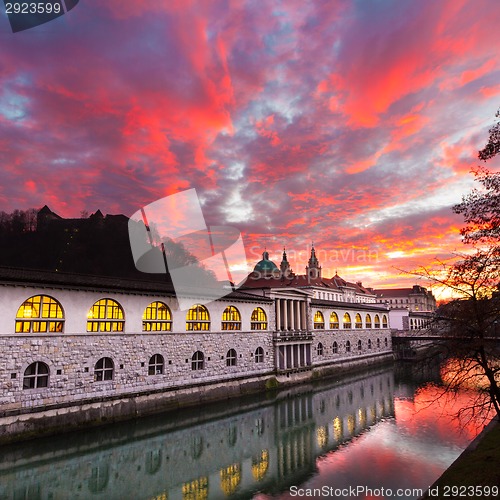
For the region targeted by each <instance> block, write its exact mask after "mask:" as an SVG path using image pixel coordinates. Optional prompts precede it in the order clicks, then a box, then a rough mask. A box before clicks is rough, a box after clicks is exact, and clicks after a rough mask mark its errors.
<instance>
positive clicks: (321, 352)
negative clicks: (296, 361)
mask: <svg viewBox="0 0 500 500" xmlns="http://www.w3.org/2000/svg"><path fill="white" fill-rule="evenodd" d="M316 352H317V353H318V356H323V344H322V343H321V342H319V343H318V347H316Z"/></svg>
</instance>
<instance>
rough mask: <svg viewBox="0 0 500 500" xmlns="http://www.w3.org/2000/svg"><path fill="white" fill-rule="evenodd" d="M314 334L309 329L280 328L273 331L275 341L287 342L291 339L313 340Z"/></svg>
mask: <svg viewBox="0 0 500 500" xmlns="http://www.w3.org/2000/svg"><path fill="white" fill-rule="evenodd" d="M312 338H313V334H312V332H309V331H307V330H278V331H275V332H273V339H274V341H275V342H285V341H289V340H312Z"/></svg>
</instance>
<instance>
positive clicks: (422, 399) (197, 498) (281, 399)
mask: <svg viewBox="0 0 500 500" xmlns="http://www.w3.org/2000/svg"><path fill="white" fill-rule="evenodd" d="M429 382H436V376H435V375H429V374H427V375H425V376H424V375H422V373H421V372H416V371H415V370H413V369H412V365H405V366H396V367H394V368H392V367H391V368H384V369H379V370H375V371H367V372H365V373H364V374H362V375H356V376H350V377H348V378H344V379H342V380H338V381H328V382H321V383H315V384H310V385H302V386H300V387H295V388H293V389H290V390H286V391H281V392H279V393H277V394H274V395H269V394H263V395H261V396H259V397H255V396H254V397H248V398H244V399H240V400H237V401H226V402H224V403H218V404H211V405H206V406H204V407H201V408H196V409H188V410H182V411H178V412H176V413H171V414H168V415H160V416H155V417H151V418H143V419H140V420H136V421H132V422H126V423H120V424H113V425H109V426H104V427H100V428H95V429H91V430H86V431H81V432H75V433H70V434H64V435H60V436H57V437H52V438H43V439H39V440H35V441H31V442H26V443H19V444H16V445H9V446H4V447H2V448H0V499H2V500H3V499H15V500H21V499H29V500H37V499H43V500H58V499H69V498H71V499H94V498H95V499H98V498H100V499H106V500H108V499H121V500H128V499H130V500H141V499H156V500H167V499H169V500H171V499H179V500H181V499H182V500H202V499H206V498H210V499H225V498H231V499H240V498H241V499H243V498H248V499H251V498H254V499H258V500H267V499H271V498H273V499H274V498H307V495H308V494H309V495H310V496H311V495H313V494H315V495H316V496H319V493H322V494H326V493H329V494H331V498H418V496H419V494H420V493H421V492H419V491H418V490H419V489H425V488H427V487H428V486H430V485H431V484H432V483H433V482H434V481H435V480H436V479H437V478H438V477H439V476H440V474H441V473H442V472H443V471H444V470H445V469H446V468H447V467H448V466H449V465H450V464H451V463H452V462H453V461H454V460H455V458H456V457H457V456H458V455H459V454H460V453H461V451H462V450H463V449H464V448H465V447H466V446H467V445H468V443H469V442H470V441H471V440H472V439H473V438H474V437H475V435H476V434H477V432H479V431H480V430H481V427H479V428H476V426H474V425H472V424H470V423H469V424H468V425H462V424H460V423H459V422H458V421H457V420H456V419H454V417H453V415H454V413H455V412H456V410H457V409H458V407H459V405H460V404H462V403H463V401H461V400H460V398H459V399H458V400H451V399H447V400H445V399H440V400H439V401H438V402H435V401H434V403H432V404H430V401H432V400H433V391H434V389H433V386H432V385H429ZM349 488H350V490H349ZM342 490H343V491H342ZM370 490H371V491H370ZM387 490H390V491H387ZM405 490H406V491H405ZM391 494H392V495H391ZM370 495H372V496H370Z"/></svg>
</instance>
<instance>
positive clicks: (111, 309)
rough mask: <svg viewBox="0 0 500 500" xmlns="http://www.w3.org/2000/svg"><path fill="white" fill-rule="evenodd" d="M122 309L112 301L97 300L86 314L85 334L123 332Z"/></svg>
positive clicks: (123, 318) (123, 317) (123, 319)
mask: <svg viewBox="0 0 500 500" xmlns="http://www.w3.org/2000/svg"><path fill="white" fill-rule="evenodd" d="M124 324H125V316H124V314H123V309H122V306H121V305H120V304H118V302H116V301H115V300H113V299H101V300H98V301H97V302H96V303H95V304H94V305H93V306H92V307H91V308H90V311H89V312H88V314H87V332H123V326H124Z"/></svg>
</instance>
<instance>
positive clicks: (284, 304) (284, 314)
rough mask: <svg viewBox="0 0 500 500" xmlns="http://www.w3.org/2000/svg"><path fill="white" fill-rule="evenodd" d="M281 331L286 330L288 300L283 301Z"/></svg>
mask: <svg viewBox="0 0 500 500" xmlns="http://www.w3.org/2000/svg"><path fill="white" fill-rule="evenodd" d="M283 330H288V300H287V299H283Z"/></svg>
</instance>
